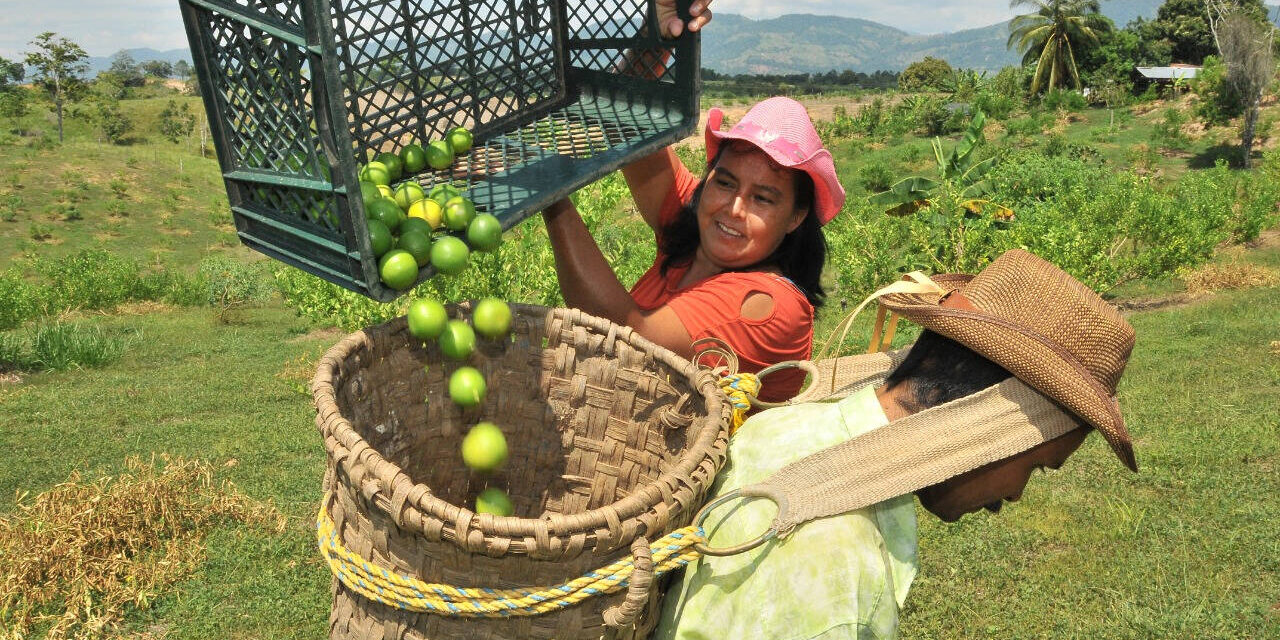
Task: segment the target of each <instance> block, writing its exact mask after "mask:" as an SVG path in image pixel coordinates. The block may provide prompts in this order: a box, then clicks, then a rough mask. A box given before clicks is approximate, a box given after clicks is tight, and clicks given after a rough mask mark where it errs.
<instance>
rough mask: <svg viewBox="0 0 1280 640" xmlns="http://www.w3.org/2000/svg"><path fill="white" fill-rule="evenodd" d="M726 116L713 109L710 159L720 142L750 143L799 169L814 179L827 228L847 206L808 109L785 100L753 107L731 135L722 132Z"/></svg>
mask: <svg viewBox="0 0 1280 640" xmlns="http://www.w3.org/2000/svg"><path fill="white" fill-rule="evenodd" d="M723 121H724V112H723V111H721V110H720V109H718V108H712V109H711V110H710V111H708V112H707V132H706V141H707V158H708V159H711V158H714V157H715V156H716V152H717V151H719V149H720V141H722V140H725V139H730V140H746V141H747V142H750V143H751V144H754V145H755V146H757V147H759V148H760V150H761V151H764V152H765V153H766V154H768V155H769V157H770V158H773V160H774V162H777V163H778V164H780V165H782V166H784V167H790V168H792V169H799V170H801V171H804V172H805V173H808V174H809V176H810V177H811V178H813V188H814V189H813V190H814V194H813V196H814V200H815V202H814V213H815V214H817V216H818V222H821V223H822V224H826V223H828V222H830V221H831V219H832V218H834V217H836V213H838V212H839V211H840V207H843V206H844V187H842V186H840V180H838V179H837V178H836V165H835V162H833V161H832V160H831V152H830V151H827V150H826V148H824V147H823V146H822V140H820V139H819V138H818V131H817V130H816V129H814V128H813V121H812V120H810V119H809V112H808V111H805V108H804V105H802V104H800V103H799V102H796V101H795V100H792V99H791V98H783V97H781V96H779V97H774V98H769V99H768V100H763V101H761V102H759V103H757V104H756V106H754V107H751V110H750V111H748V112H747V115H745V116H743V118H742V120H741V121H740V122H738V123H737V124H735V125H733V128H731V129H729V130H728V131H721V130H720V123H721V122H723Z"/></svg>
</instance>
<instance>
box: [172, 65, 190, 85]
mask: <svg viewBox="0 0 1280 640" xmlns="http://www.w3.org/2000/svg"><path fill="white" fill-rule="evenodd" d="M191 73H192V71H191V63H189V62H187V61H186V60H179V61H177V62H175V63H173V75H175V76H178V79H180V80H186V79H187V78H190V77H191Z"/></svg>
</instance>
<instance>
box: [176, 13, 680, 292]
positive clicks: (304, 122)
mask: <svg viewBox="0 0 1280 640" xmlns="http://www.w3.org/2000/svg"><path fill="white" fill-rule="evenodd" d="M691 1H692V0H679V1H678V2H677V5H678V11H679V13H680V15H682V16H685V17H687V15H688V13H687V11H688V6H689V4H690V2H691ZM179 3H180V5H181V9H182V15H183V21H184V22H185V24H186V29H187V37H188V39H189V41H190V44H191V52H192V57H193V60H194V62H195V69H196V75H197V76H198V78H199V82H200V93H201V95H202V96H203V97H204V104H205V109H206V110H207V112H208V117H209V126H210V130H211V133H212V135H213V138H214V141H215V146H216V147H217V152H218V162H219V164H220V165H221V167H222V171H223V177H224V180H225V182H226V187H227V195H228V197H229V199H230V203H231V211H232V215H233V217H234V219H235V223H236V230H237V232H238V234H239V236H240V239H241V241H242V242H244V244H245V245H247V246H249V247H251V248H253V249H255V250H257V251H260V252H262V253H264V254H266V255H268V256H271V257H273V258H276V259H279V260H282V261H284V262H286V263H288V264H290V265H293V266H295V267H298V268H300V269H303V270H304V271H307V272H310V273H312V274H315V275H317V276H319V277H321V278H324V279H325V280H328V281H330V282H333V283H335V284H338V285H340V286H343V287H346V288H348V289H351V290H352V291H356V292H358V293H361V294H364V295H367V296H369V297H371V298H374V299H377V300H380V301H384V302H385V301H389V300H392V299H394V298H396V297H397V296H398V295H400V293H401V292H398V291H395V290H392V289H390V288H388V287H386V286H384V285H383V284H382V281H381V279H380V278H379V275H378V264H377V259H376V258H375V257H374V254H373V251H372V249H371V247H370V244H369V239H368V229H367V226H366V224H365V212H364V204H363V201H362V199H361V197H360V185H359V181H358V178H357V171H358V170H359V166H360V165H361V164H362V163H364V162H367V161H368V160H370V159H371V158H372V156H373V155H374V154H376V153H380V152H384V151H390V152H398V151H399V150H400V149H401V148H402V147H403V146H405V145H407V144H410V143H413V142H417V143H420V144H423V145H426V144H427V143H429V142H430V141H432V140H438V139H441V138H443V137H444V136H445V134H446V133H447V132H448V131H449V130H451V129H453V128H455V127H466V128H467V129H469V130H471V131H472V133H473V134H474V136H475V143H474V146H473V147H472V149H471V151H470V152H469V153H467V154H463V155H461V156H459V158H458V160H457V161H456V162H455V163H454V165H453V166H451V167H449V168H447V169H444V170H440V171H434V170H431V169H429V168H428V169H426V170H424V171H422V172H420V173H418V174H417V175H407V176H404V177H403V178H402V179H416V180H417V181H418V182H420V183H421V184H422V185H423V186H424V187H425V188H426V189H428V190H430V189H431V187H432V186H433V185H435V184H439V183H445V182H448V183H452V184H454V185H455V186H457V187H459V188H461V189H464V190H466V191H467V195H468V197H470V198H471V199H472V200H473V201H474V202H475V204H476V208H477V209H479V210H481V211H487V212H489V213H492V214H494V215H496V216H497V217H498V219H499V220H500V221H501V222H502V227H503V229H504V230H506V229H509V228H511V227H512V226H514V225H515V224H517V223H518V222H520V221H521V220H523V219H524V218H526V217H528V216H529V215H530V214H532V213H534V212H537V211H540V210H542V209H543V208H545V207H546V206H548V205H550V204H551V203H552V202H555V201H556V200H558V199H560V198H562V197H565V196H566V195H568V194H570V193H572V192H573V191H575V190H577V189H579V188H581V187H582V186H584V185H586V184H589V183H591V182H593V181H595V180H597V179H599V178H601V177H603V176H604V175H606V174H608V173H609V172H612V171H614V170H616V169H617V168H618V167H620V166H622V165H623V164H625V163H626V162H628V161H630V160H634V159H636V158H638V157H640V156H642V155H645V154H647V153H651V152H653V151H655V150H657V149H659V148H661V147H662V146H664V145H667V144H670V143H672V142H675V141H677V140H679V139H680V138H682V137H684V136H686V135H688V134H689V133H691V132H692V131H693V129H694V127H695V126H696V124H697V120H698V90H699V76H698V36H697V34H695V33H689V32H687V31H686V32H685V34H683V35H682V36H681V37H680V38H677V39H674V40H662V39H661V38H660V37H659V36H658V35H657V33H658V30H657V25H656V19H655V17H654V9H653V7H652V0H179ZM626 52H644V55H645V56H654V55H655V54H659V55H665V56H667V62H666V64H665V65H664V66H663V67H662V68H661V70H660V71H658V73H657V74H646V77H643V78H642V77H640V76H639V75H633V74H624V73H623V72H622V71H621V70H622V69H623V68H624V66H625V65H622V64H620V61H622V59H623V58H624V54H625V53H626ZM433 275H434V270H433V269H432V268H431V267H427V268H424V269H423V270H422V271H421V272H420V273H419V280H418V281H419V282H421V281H422V280H423V279H425V278H429V277H432V276H433Z"/></svg>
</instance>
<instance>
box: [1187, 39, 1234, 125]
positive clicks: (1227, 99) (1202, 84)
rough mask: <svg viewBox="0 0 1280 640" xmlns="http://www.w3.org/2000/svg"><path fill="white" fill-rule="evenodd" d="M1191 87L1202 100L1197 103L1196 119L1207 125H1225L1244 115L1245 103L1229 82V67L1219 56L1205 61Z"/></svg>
mask: <svg viewBox="0 0 1280 640" xmlns="http://www.w3.org/2000/svg"><path fill="white" fill-rule="evenodd" d="M1191 86H1192V90H1193V91H1195V92H1196V95H1197V96H1199V98H1200V99H1199V101H1198V102H1196V117H1197V118H1199V120H1200V121H1201V122H1203V123H1204V124H1205V125H1207V126H1213V125H1225V124H1227V123H1228V122H1230V121H1231V119H1232V118H1235V117H1237V116H1239V115H1240V114H1242V113H1244V101H1243V100H1241V99H1240V95H1239V94H1238V93H1236V90H1235V87H1234V86H1232V85H1231V84H1229V83H1228V82H1227V67H1226V66H1225V65H1223V64H1222V61H1221V60H1219V59H1218V56H1216V55H1214V56H1208V57H1206V58H1205V59H1204V66H1203V67H1202V68H1201V69H1200V73H1198V74H1196V77H1195V80H1193V81H1192V83H1191Z"/></svg>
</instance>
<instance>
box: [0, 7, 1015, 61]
mask: <svg viewBox="0 0 1280 640" xmlns="http://www.w3.org/2000/svg"><path fill="white" fill-rule="evenodd" d="M711 8H712V10H713V11H723V12H726V13H739V14H742V15H745V16H747V17H750V18H773V17H776V16H779V15H782V14H783V13H814V14H820V15H839V16H848V17H854V18H865V19H867V20H874V21H876V22H880V23H884V24H887V25H890V26H894V27H898V28H900V29H904V30H907V31H911V32H916V33H939V32H947V31H957V30H960V29H968V28H971V27H981V26H986V25H989V24H993V23H996V22H999V21H1001V20H1004V19H1006V18H1008V17H1010V16H1012V12H1011V11H1010V10H1009V3H1008V0H898V1H897V2H884V1H883V0H713V1H712V4H711ZM710 28H711V29H712V33H714V29H715V22H714V21H713V22H712V24H711V27H710ZM42 31H54V32H56V33H58V34H59V35H62V36H65V37H67V38H70V39H71V40H72V41H74V42H76V43H77V44H79V45H80V46H81V47H84V49H85V51H87V52H88V53H89V55H92V56H109V55H111V54H112V53H115V52H116V51H119V50H120V49H132V48H137V47H150V48H152V49H159V50H167V49H178V48H185V47H186V46H187V39H186V34H185V33H184V31H183V28H182V18H181V16H180V15H179V13H178V0H110V1H108V0H0V57H5V58H8V59H11V60H12V59H15V58H17V57H19V56H20V55H21V53H22V52H23V51H25V50H26V49H27V48H28V43H29V42H30V41H31V40H32V39H33V38H35V36H36V35H37V34H39V33H41V32H42Z"/></svg>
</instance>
